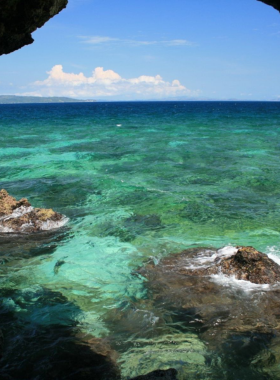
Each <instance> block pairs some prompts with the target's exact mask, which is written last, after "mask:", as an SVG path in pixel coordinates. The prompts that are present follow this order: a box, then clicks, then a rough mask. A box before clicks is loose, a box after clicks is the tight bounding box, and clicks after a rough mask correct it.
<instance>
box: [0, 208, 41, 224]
mask: <svg viewBox="0 0 280 380" xmlns="http://www.w3.org/2000/svg"><path fill="white" fill-rule="evenodd" d="M33 210H34V208H33V207H32V206H29V207H26V206H20V207H18V208H16V209H15V210H14V211H13V212H12V213H11V214H10V215H5V216H2V217H1V218H0V221H1V220H9V219H15V218H20V217H21V216H23V215H25V214H28V213H30V212H31V211H33Z"/></svg>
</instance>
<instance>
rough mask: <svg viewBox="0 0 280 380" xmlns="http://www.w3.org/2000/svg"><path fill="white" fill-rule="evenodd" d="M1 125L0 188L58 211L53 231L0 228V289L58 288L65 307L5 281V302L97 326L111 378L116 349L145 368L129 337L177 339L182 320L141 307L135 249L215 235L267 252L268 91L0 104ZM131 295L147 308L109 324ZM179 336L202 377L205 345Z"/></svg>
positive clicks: (274, 164)
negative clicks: (28, 296)
mask: <svg viewBox="0 0 280 380" xmlns="http://www.w3.org/2000/svg"><path fill="white" fill-rule="evenodd" d="M0 126H1V136H0V178H1V186H0V187H1V188H5V189H6V190H7V191H8V192H9V193H10V194H11V195H13V196H15V197H16V198H21V197H27V198H28V199H29V201H30V202H31V203H32V205H33V206H35V207H47V208H53V209H55V210H56V211H58V212H61V213H63V214H65V215H66V216H67V217H69V218H70V221H69V223H68V226H67V228H66V229H64V230H62V231H61V232H60V233H59V236H57V235H56V234H55V235H54V236H52V235H50V236H45V235H41V236H40V238H39V237H38V236H37V237H33V238H30V239H26V241H25V240H24V241H21V240H20V238H13V237H11V238H2V240H3V242H2V245H1V247H2V248H1V251H2V256H3V259H2V265H1V267H0V270H1V272H0V274H1V277H0V281H1V287H2V290H3V289H4V290H5V291H7V289H9V291H11V289H12V290H13V291H16V292H23V293H24V294H25V292H26V291H27V290H26V289H31V290H30V291H31V292H33V293H34V292H35V294H36V292H38V288H37V287H38V286H39V287H40V289H49V290H51V291H54V292H55V291H58V292H60V293H62V295H63V296H64V297H66V298H67V300H68V301H69V302H70V304H71V305H72V306H71V307H70V310H71V311H69V309H66V311H65V308H64V306H63V305H64V304H63V305H62V306H61V305H59V307H57V310H55V311H52V312H51V313H50V311H49V308H48V307H47V306H46V307H44V310H43V311H41V312H40V313H37V314H36V312H35V309H36V308H35V306H34V307H33V306H32V307H31V306H30V305H29V308H28V307H27V308H26V305H25V303H26V302H25V301H24V302H23V303H22V305H21V306H20V304H19V302H18V301H17V297H18V296H14V295H13V296H9V297H10V298H11V299H9V301H7V295H6V293H5V292H4V293H3V297H2V299H3V302H4V303H5V305H6V306H5V308H6V309H8V310H11V312H13V313H14V315H16V316H17V317H18V316H19V318H21V316H22V314H24V313H23V311H22V310H23V309H24V310H25V309H26V310H28V312H26V313H25V318H26V319H27V320H28V323H31V324H32V323H36V324H42V323H46V321H47V323H48V324H52V323H54V321H55V320H57V319H59V320H62V321H64V320H66V321H68V319H70V320H71V321H75V323H78V325H79V326H80V328H81V329H82V330H83V331H86V332H87V333H91V334H92V335H94V336H97V337H104V336H106V337H110V339H111V343H112V345H113V346H114V348H116V349H117V350H118V351H119V352H120V353H121V356H120V362H121V363H122V367H123V376H124V377H127V376H130V374H131V373H132V369H131V368H130V367H129V365H130V364H128V362H127V361H126V360H125V357H126V355H127V357H130V359H129V363H134V362H133V359H132V356H133V355H134V356H133V357H134V360H135V363H140V362H141V365H139V368H138V367H137V364H135V365H134V369H133V371H134V372H133V374H134V375H137V374H141V373H142V372H144V373H145V369H146V372H147V369H150V364H147V363H148V362H149V360H147V359H146V360H144V359H145V358H144V359H143V355H144V354H143V353H142V354H141V352H142V351H141V350H143V352H144V351H145V350H146V348H147V347H148V346H149V345H150V344H151V338H152V337H154V339H155V341H154V344H155V345H156V346H157V347H158V346H160V347H161V349H163V348H162V347H163V346H164V345H166V341H167V342H168V341H169V340H170V339H169V338H168V339H163V338H162V337H165V336H169V337H170V334H171V335H174V336H176V337H177V338H178V341H180V342H181V343H182V341H183V343H182V344H183V347H186V342H184V339H183V338H182V336H181V334H182V326H181V325H180V326H179V327H178V326H177V325H176V324H175V325H174V324H173V322H172V320H166V319H164V322H162V323H157V322H155V321H157V318H160V316H158V315H157V311H156V310H153V309H152V307H151V310H148V306H147V302H146V301H147V291H146V288H145V282H144V281H143V279H142V278H140V277H139V276H135V274H134V273H133V271H134V270H135V269H137V268H138V267H139V266H141V265H142V264H143V262H144V261H145V260H146V259H147V258H149V257H153V260H154V261H155V262H157V261H158V260H160V258H161V257H164V256H166V255H168V254H170V253H174V252H180V251H181V250H182V249H186V248H189V247H195V246H198V247H199V246H207V247H215V248H218V247H222V246H225V245H228V244H231V245H252V246H254V247H255V248H256V249H258V250H261V251H263V252H266V253H274V254H276V255H277V254H278V252H280V225H279V220H280V207H279V205H280V200H279V193H280V167H279V154H280V103H234V102H229V103H227V102H226V103H218V102H207V103H204V102H186V103H184V102H168V103H160V102H159V103H157V102H147V103H145V102H143V103H89V104H57V105H55V104H50V105H48V104H46V105H1V106H0ZM16 241H17V242H16ZM32 289H33V290H32ZM36 289H37V290H36ZM4 290H3V291H4ZM40 291H41V290H40ZM12 294H14V293H12ZM9 297H8V298H9ZM33 298H34V305H35V303H36V297H33ZM143 300H145V302H146V303H145V310H148V311H147V313H148V314H147V315H148V316H147V315H146V314H145V313H144V314H143V315H142V316H141V317H138V315H137V317H136V316H135V313H132V314H131V315H130V314H128V316H127V315H126V316H125V317H123V318H124V319H126V323H124V322H123V321H122V322H121V323H122V324H123V325H124V326H125V327H122V328H120V322H119V320H118V318H116V317H115V314H116V313H118V312H120V311H121V310H122V311H123V310H127V309H129V308H131V307H133V305H136V306H135V308H136V309H135V310H138V309H139V302H140V304H141V302H142V301H143ZM32 302H33V301H32ZM47 304H48V303H47ZM23 305H25V306H23ZM73 305H74V306H73ZM9 308H10V309H9ZM61 310H64V311H63V312H61ZM34 313H35V314H36V315H35V316H34ZM140 314H141V313H140ZM159 314H160V313H159ZM116 319H117V320H116ZM120 319H121V317H120ZM65 323H68V322H65ZM184 333H185V334H193V332H189V331H187V332H186V331H184ZM177 334H178V335H177ZM136 339H139V341H140V343H139V347H140V348H141V349H140V348H139V351H137V353H134V352H133V350H135V347H134V343H135V340H136ZM145 339H146V343H145ZM188 342H192V343H188V344H191V346H192V348H193V350H194V352H198V353H197V355H198V356H196V357H195V358H193V361H192V360H190V358H189V359H188V360H187V362H191V363H194V364H193V365H194V367H195V366H196V367H197V368H199V373H201V374H203V375H201V376H202V378H215V375H214V374H213V373H212V372H211V373H210V374H209V373H208V372H209V371H208V369H207V368H208V367H207V360H206V359H205V357H207V355H208V356H209V355H210V356H211V355H212V353H208V354H207V355H206V354H205V355H204V354H201V352H202V351H203V352H204V351H205V350H206V348H205V347H204V346H203V347H202V346H201V345H203V343H202V342H201V341H200V340H198V338H197V336H196V335H195V334H194V335H192V336H191V337H190V338H189V340H188ZM181 343H180V344H181ZM178 344H179V343H178ZM187 346H188V345H187ZM188 347H189V346H188ZM145 352H147V351H145ZM167 352H168V350H167ZM139 355H140V356H141V355H142V356H141V360H140V358H139ZM176 355H178V353H175V354H174V356H175V357H176ZM213 355H214V354H213ZM150 360H151V359H150ZM180 360H182V359H180ZM185 365H186V364H185V363H184V364H182V366H183V367H184V366H185ZM202 368H203V370H202ZM152 369H153V368H152ZM137 371H138V372H137ZM141 371H142V372H141ZM225 371H226V372H225V373H226V374H225V375H224V376H230V375H229V374H228V373H230V366H228V367H226V369H225ZM227 371H228V372H227ZM245 372H246V371H245ZM182 376H183V375H182ZM203 376H204V377H203ZM207 376H208V377H207ZM219 376H221V375H219ZM238 376H239V375H238ZM244 376H245V375H244ZM246 376H247V375H246ZM248 376H249V377H244V378H250V376H252V373H251V372H249V374H248ZM217 378H219V377H217ZM220 378H221V377H220ZM225 378H227V377H225ZM228 378H230V377H228ZM240 378H242V377H240ZM279 378H280V377H279Z"/></svg>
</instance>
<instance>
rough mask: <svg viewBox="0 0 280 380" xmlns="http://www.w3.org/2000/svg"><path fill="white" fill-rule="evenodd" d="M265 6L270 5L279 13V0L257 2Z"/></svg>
mask: <svg viewBox="0 0 280 380" xmlns="http://www.w3.org/2000/svg"><path fill="white" fill-rule="evenodd" d="M258 1H261V2H263V3H265V4H267V5H271V6H272V7H273V8H275V9H277V10H278V11H279V12H280V0H258Z"/></svg>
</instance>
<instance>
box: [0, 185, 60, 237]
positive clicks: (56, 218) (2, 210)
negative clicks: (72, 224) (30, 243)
mask: <svg viewBox="0 0 280 380" xmlns="http://www.w3.org/2000/svg"><path fill="white" fill-rule="evenodd" d="M66 222H67V218H66V217H65V216H64V215H62V214H59V213H58V212H55V211H53V210H52V209H44V208H34V207H32V206H31V204H30V203H29V202H28V200H27V199H26V198H22V199H20V200H19V201H17V200H16V199H15V198H13V197H12V196H11V195H9V194H8V192H7V191H6V190H4V189H2V190H1V191H0V232H14V233H18V232H37V231H47V230H50V229H54V228H59V227H61V226H63V225H64V224H65V223H66Z"/></svg>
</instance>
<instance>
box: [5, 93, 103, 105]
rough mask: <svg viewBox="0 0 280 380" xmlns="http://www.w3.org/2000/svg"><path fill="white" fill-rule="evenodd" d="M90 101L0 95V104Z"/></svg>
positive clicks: (53, 97)
mask: <svg viewBox="0 0 280 380" xmlns="http://www.w3.org/2000/svg"><path fill="white" fill-rule="evenodd" d="M92 102H96V100H91V99H82V100H81V99H72V98H67V97H59V96H52V97H41V96H19V95H0V104H24V103H92Z"/></svg>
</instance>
